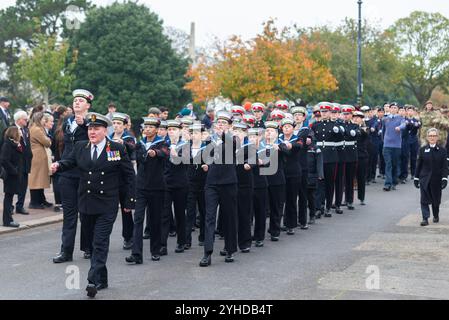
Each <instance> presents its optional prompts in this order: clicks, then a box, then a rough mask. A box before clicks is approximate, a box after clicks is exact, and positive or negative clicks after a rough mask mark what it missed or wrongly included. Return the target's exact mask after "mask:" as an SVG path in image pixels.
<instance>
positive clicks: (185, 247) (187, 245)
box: [184, 243, 192, 250]
mask: <svg viewBox="0 0 449 320" xmlns="http://www.w3.org/2000/svg"><path fill="white" fill-rule="evenodd" d="M190 248H192V244H191V243H186V244H185V245H184V250H189V249H190Z"/></svg>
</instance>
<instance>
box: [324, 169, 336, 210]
mask: <svg viewBox="0 0 449 320" xmlns="http://www.w3.org/2000/svg"><path fill="white" fill-rule="evenodd" d="M323 167H324V185H325V199H326V209H327V210H330V209H331V207H332V201H333V198H334V190H335V189H334V187H335V175H336V171H337V164H336V163H325V164H324V165H323Z"/></svg>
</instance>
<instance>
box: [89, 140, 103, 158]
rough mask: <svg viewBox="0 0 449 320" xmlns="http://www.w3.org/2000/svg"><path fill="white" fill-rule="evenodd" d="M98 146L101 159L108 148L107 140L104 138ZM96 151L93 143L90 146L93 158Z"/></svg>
mask: <svg viewBox="0 0 449 320" xmlns="http://www.w3.org/2000/svg"><path fill="white" fill-rule="evenodd" d="M96 146H97V157H98V158H99V157H100V154H101V153H102V152H103V149H104V147H105V146H106V138H104V139H103V141H101V142H100V143H98V144H97V145H96ZM94 151H95V145H94V144H93V143H92V144H91V145H90V155H91V156H93V154H94ZM98 158H97V159H98Z"/></svg>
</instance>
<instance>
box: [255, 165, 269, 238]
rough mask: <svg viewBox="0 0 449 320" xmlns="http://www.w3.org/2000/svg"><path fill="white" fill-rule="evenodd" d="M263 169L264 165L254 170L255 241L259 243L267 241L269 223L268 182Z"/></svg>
mask: <svg viewBox="0 0 449 320" xmlns="http://www.w3.org/2000/svg"><path fill="white" fill-rule="evenodd" d="M261 167H264V165H262V166H255V167H254V169H253V176H254V192H253V207H254V210H253V212H254V240H255V241H256V242H259V243H260V242H262V241H264V239H265V228H266V222H267V216H266V212H267V199H268V181H267V177H266V176H265V175H261V174H260V168H261ZM256 246H257V243H256Z"/></svg>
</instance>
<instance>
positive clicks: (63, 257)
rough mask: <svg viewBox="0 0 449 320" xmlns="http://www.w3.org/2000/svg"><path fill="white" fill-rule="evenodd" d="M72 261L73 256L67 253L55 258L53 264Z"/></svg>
mask: <svg viewBox="0 0 449 320" xmlns="http://www.w3.org/2000/svg"><path fill="white" fill-rule="evenodd" d="M72 260H73V257H72V256H71V255H68V254H66V253H65V252H61V253H59V254H58V255H57V256H56V257H54V258H53V263H64V262H69V261H72Z"/></svg>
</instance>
